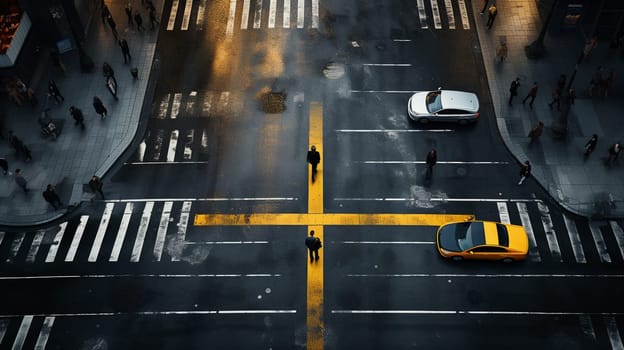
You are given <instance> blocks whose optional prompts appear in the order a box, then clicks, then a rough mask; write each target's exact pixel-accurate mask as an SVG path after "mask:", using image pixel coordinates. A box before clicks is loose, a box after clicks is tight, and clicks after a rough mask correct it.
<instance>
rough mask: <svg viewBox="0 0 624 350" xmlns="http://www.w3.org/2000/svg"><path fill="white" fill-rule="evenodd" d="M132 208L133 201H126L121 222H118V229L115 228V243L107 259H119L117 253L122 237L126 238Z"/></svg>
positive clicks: (119, 252)
mask: <svg viewBox="0 0 624 350" xmlns="http://www.w3.org/2000/svg"><path fill="white" fill-rule="evenodd" d="M133 209H134V203H126V208H125V209H124V213H123V216H122V217H121V223H120V224H119V230H117V236H116V237H115V243H114V244H113V250H112V251H111V255H110V258H109V259H108V261H110V262H115V261H119V254H121V248H122V246H123V242H124V239H125V238H126V232H128V225H129V223H130V219H131V218H132V210H133Z"/></svg>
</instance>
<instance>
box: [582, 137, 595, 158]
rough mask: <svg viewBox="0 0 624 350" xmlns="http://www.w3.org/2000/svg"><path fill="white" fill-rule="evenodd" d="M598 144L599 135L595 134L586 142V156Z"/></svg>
mask: <svg viewBox="0 0 624 350" xmlns="http://www.w3.org/2000/svg"><path fill="white" fill-rule="evenodd" d="M597 144H598V135H596V134H593V135H592V137H591V138H590V139H589V141H587V143H586V144H585V156H589V155H590V154H591V153H592V152H593V151H594V149H595V148H596V145H597Z"/></svg>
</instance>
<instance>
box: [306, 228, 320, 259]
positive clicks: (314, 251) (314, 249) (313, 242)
mask: <svg viewBox="0 0 624 350" xmlns="http://www.w3.org/2000/svg"><path fill="white" fill-rule="evenodd" d="M305 245H306V247H308V252H309V253H310V262H313V261H314V260H318V259H319V254H318V251H319V249H321V248H322V247H323V243H321V240H320V239H319V238H318V237H314V230H312V231H310V236H308V237H307V238H306V239H305Z"/></svg>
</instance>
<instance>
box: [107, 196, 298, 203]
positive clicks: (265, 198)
mask: <svg viewBox="0 0 624 350" xmlns="http://www.w3.org/2000/svg"><path fill="white" fill-rule="evenodd" d="M298 200H299V198H297V197H248V198H246V197H232V198H126V199H107V200H105V201H104V202H113V203H130V202H133V203H145V202H167V201H174V202H182V201H186V202H230V201H232V202H238V201H298Z"/></svg>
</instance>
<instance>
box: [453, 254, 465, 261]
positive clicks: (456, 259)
mask: <svg viewBox="0 0 624 350" xmlns="http://www.w3.org/2000/svg"><path fill="white" fill-rule="evenodd" d="M462 260H464V258H462V257H461V256H458V255H455V256H454V257H453V261H462Z"/></svg>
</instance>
